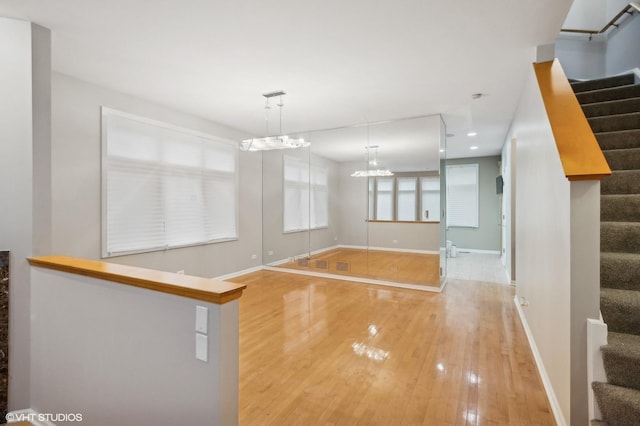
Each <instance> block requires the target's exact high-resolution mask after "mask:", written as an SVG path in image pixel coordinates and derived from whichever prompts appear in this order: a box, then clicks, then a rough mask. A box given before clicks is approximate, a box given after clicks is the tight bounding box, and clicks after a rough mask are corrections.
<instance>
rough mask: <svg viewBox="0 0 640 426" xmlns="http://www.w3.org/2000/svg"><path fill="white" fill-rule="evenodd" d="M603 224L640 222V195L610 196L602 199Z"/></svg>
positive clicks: (601, 218) (601, 215)
mask: <svg viewBox="0 0 640 426" xmlns="http://www.w3.org/2000/svg"><path fill="white" fill-rule="evenodd" d="M600 220H601V221H603V222H640V194H610V195H602V196H601V197H600Z"/></svg>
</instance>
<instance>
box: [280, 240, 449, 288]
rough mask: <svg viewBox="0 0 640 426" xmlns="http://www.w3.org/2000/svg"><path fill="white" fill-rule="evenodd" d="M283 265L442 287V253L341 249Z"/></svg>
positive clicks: (282, 266)
mask: <svg viewBox="0 0 640 426" xmlns="http://www.w3.org/2000/svg"><path fill="white" fill-rule="evenodd" d="M278 266H279V267H281V268H286V269H297V270H304V271H314V272H323V273H329V274H337V275H348V276H353V277H360V278H370V279H375V280H383V281H394V282H399V283H409V284H418V285H426V286H430V287H439V286H440V255H438V254H421V253H407V252H397V251H385V250H366V249H352V248H339V249H334V250H328V251H325V252H322V253H318V254H314V255H312V256H311V258H310V259H299V260H297V261H294V262H287V263H283V264H280V265H278Z"/></svg>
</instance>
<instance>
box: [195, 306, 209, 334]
mask: <svg viewBox="0 0 640 426" xmlns="http://www.w3.org/2000/svg"><path fill="white" fill-rule="evenodd" d="M208 316H209V309H208V308H205V307H204V306H196V331H197V332H198V333H202V334H207V333H208V330H207V324H208V321H207V320H208Z"/></svg>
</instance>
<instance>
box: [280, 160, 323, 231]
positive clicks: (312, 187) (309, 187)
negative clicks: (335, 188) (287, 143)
mask: <svg viewBox="0 0 640 426" xmlns="http://www.w3.org/2000/svg"><path fill="white" fill-rule="evenodd" d="M288 161H291V162H294V163H296V165H299V166H303V167H304V168H305V169H306V171H307V178H306V180H299V181H297V182H294V181H287V177H286V169H287V162H288ZM316 172H318V173H324V175H325V176H326V184H325V185H319V184H317V183H316V179H317V175H316V174H315V173H316ZM330 181H331V175H330V173H329V168H327V167H324V166H320V165H317V164H313V163H311V164H310V163H309V162H308V161H306V160H305V159H301V158H298V157H295V156H293V155H283V156H282V233H283V234H292V233H296V232H309V231H313V230H317V229H327V228H329V223H330V215H329V212H330V209H329V199H330V196H329V188H330V186H331V185H330ZM287 187H289V188H291V187H297V188H298V189H299V190H300V191H301V192H302V193H304V192H306V200H307V205H306V206H305V207H303V208H302V209H301V213H300V214H301V216H300V219H301V221H300V223H301V227H300V228H287V221H286V219H287V204H286V201H287ZM318 188H324V189H325V190H324V191H319V190H318ZM321 192H324V197H323V198H324V199H325V209H326V211H325V217H326V223H321V224H319V225H318V224H316V223H312V222H314V221H313V219H317V217H316V215H315V214H312V211H311V209H312V207H313V205H314V204H313V203H314V201H313V197H314V195H315V194H318V193H321ZM302 195H304V194H302ZM305 212H306V217H305ZM305 225H306V226H305Z"/></svg>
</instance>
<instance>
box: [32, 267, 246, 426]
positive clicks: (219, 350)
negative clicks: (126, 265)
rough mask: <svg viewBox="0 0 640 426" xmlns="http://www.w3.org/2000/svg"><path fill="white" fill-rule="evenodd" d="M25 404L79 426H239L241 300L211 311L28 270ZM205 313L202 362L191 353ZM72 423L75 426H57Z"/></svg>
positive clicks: (176, 300) (110, 285)
mask: <svg viewBox="0 0 640 426" xmlns="http://www.w3.org/2000/svg"><path fill="white" fill-rule="evenodd" d="M31 275H32V310H31V315H32V323H31V389H32V392H31V407H30V408H32V409H34V410H35V411H37V412H39V413H79V414H82V419H83V423H85V424H90V425H92V426H113V425H134V424H138V425H169V424H172V425H185V426H187V425H192V426H201V425H236V424H238V363H239V358H238V357H239V353H238V333H239V329H238V300H237V299H236V300H234V301H232V302H229V303H226V304H224V305H216V304H211V303H207V302H202V301H197V300H193V299H188V298H184V297H179V296H174V295H170V294H166V293H159V292H156V291H151V290H146V289H142V288H137V287H131V286H127V285H123V284H117V283H113V282H109V281H104V280H99V279H95V278H89V277H84V276H81V275H73V274H67V273H64V272H59V271H53V270H49V269H42V268H32V270H31ZM196 306H203V307H205V308H207V309H208V318H207V326H208V332H207V350H208V360H207V361H206V362H205V361H200V360H198V359H196V356H195V352H196V350H195V346H196V345H195V339H196V332H195V312H196ZM56 424H58V425H59V426H62V425H74V424H77V422H75V423H74V422H61V423H56Z"/></svg>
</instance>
